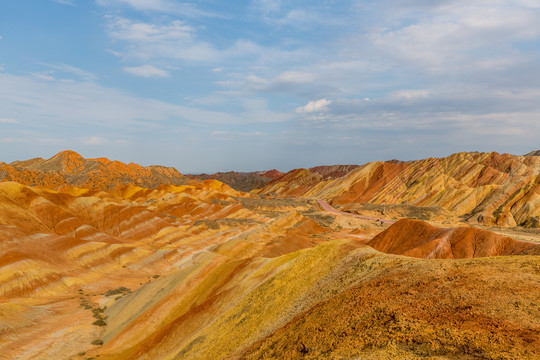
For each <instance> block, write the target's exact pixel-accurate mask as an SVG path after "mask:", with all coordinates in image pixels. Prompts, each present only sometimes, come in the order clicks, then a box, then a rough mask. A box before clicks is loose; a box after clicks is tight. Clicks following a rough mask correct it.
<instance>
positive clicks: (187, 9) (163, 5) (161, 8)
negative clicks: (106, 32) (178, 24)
mask: <svg viewBox="0 0 540 360" xmlns="http://www.w3.org/2000/svg"><path fill="white" fill-rule="evenodd" d="M96 3H97V4H98V5H100V6H103V7H107V8H115V7H130V8H133V9H135V10H138V11H152V12H161V13H169V14H175V15H183V16H188V17H219V15H218V14H215V13H213V12H209V11H203V10H200V9H199V8H198V7H197V6H196V5H195V4H193V3H189V2H181V1H174V0H96Z"/></svg>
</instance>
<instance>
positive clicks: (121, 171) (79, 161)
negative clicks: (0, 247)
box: [0, 150, 187, 190]
mask: <svg viewBox="0 0 540 360" xmlns="http://www.w3.org/2000/svg"><path fill="white" fill-rule="evenodd" d="M0 181H16V182H19V183H21V184H25V185H30V186H40V187H46V188H49V189H56V188H58V187H60V186H63V185H73V186H77V187H82V188H87V189H99V190H106V189H109V188H111V187H113V186H115V185H116V184H125V185H136V186H141V187H148V188H155V187H157V186H159V185H162V184H170V185H181V184H185V183H186V182H187V181H186V179H185V178H184V176H183V175H182V174H181V173H180V172H179V171H178V170H176V169H175V168H172V167H165V166H156V165H152V166H147V167H144V166H141V165H138V164H133V163H130V164H124V163H122V162H120V161H111V160H109V159H106V158H98V159H85V158H83V157H82V156H81V155H79V154H77V153H76V152H74V151H69V150H66V151H62V152H61V153H58V154H57V155H55V156H53V157H52V158H50V159H41V158H36V159H31V160H25V161H14V162H12V163H10V164H5V163H0Z"/></svg>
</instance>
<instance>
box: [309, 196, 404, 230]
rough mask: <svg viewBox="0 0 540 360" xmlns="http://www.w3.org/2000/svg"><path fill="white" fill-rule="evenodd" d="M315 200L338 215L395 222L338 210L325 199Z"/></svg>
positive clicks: (389, 222) (389, 221)
mask: <svg viewBox="0 0 540 360" xmlns="http://www.w3.org/2000/svg"><path fill="white" fill-rule="evenodd" d="M317 201H318V202H319V204H320V205H321V206H322V207H323V209H324V210H326V211H328V212H331V213H334V214H338V215H348V216H352V217H356V218H359V219H364V220H371V221H380V222H383V223H387V224H393V223H395V221H392V220H387V219H381V218H375V217H371V216H362V215H356V214H350V213H347V212H343V211H339V210H337V209H334V208H333V207H332V206H330V205H329V204H328V203H327V202H326V201H324V200H317Z"/></svg>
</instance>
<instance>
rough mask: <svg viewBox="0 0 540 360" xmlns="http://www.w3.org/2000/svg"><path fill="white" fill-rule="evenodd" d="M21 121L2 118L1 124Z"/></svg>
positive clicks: (0, 119)
mask: <svg viewBox="0 0 540 360" xmlns="http://www.w3.org/2000/svg"><path fill="white" fill-rule="evenodd" d="M19 123H20V122H19V121H18V120H15V119H10V118H0V124H19Z"/></svg>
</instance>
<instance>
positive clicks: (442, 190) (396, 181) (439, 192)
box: [256, 152, 540, 227]
mask: <svg viewBox="0 0 540 360" xmlns="http://www.w3.org/2000/svg"><path fill="white" fill-rule="evenodd" d="M256 192H257V193H263V194H269V193H275V194H280V195H286V196H301V197H310V198H318V199H323V200H326V201H328V202H329V203H331V204H334V205H343V204H351V203H372V204H409V205H414V206H424V207H437V206H439V207H442V208H444V209H446V210H448V211H450V212H451V213H452V214H453V215H456V216H462V217H463V218H464V219H466V220H468V221H470V222H472V223H481V224H486V225H498V226H516V225H519V226H525V227H538V226H539V224H540V220H539V216H540V157H539V156H516V155H510V154H498V153H495V152H493V153H457V154H453V155H450V156H448V157H446V158H440V159H439V158H429V159H425V160H418V161H411V162H373V163H368V164H365V165H362V166H360V167H358V168H356V169H353V170H352V171H350V172H348V173H346V174H345V175H343V176H340V177H337V178H335V179H323V178H322V177H321V176H320V175H319V174H317V173H315V172H312V171H310V170H307V169H300V170H293V171H291V172H289V173H287V174H286V175H285V176H283V177H281V178H279V179H276V180H274V181H273V182H271V183H269V184H268V185H266V186H265V187H263V188H261V189H258V190H256Z"/></svg>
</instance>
